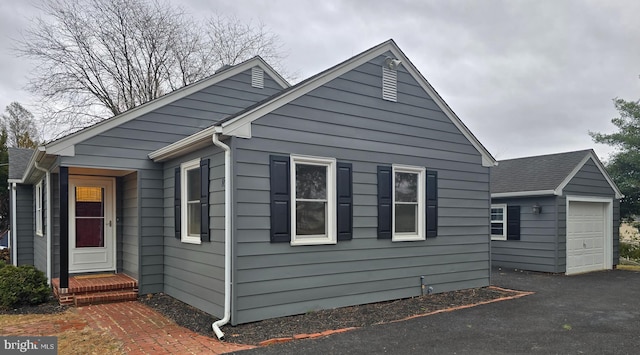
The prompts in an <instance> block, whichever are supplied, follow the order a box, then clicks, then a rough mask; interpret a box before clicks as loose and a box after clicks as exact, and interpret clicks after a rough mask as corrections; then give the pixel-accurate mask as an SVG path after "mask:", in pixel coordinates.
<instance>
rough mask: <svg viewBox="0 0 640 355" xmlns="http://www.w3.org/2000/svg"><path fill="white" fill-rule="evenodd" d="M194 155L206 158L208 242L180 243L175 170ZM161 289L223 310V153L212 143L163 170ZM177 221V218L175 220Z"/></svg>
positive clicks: (218, 311) (197, 304) (208, 309)
mask: <svg viewBox="0 0 640 355" xmlns="http://www.w3.org/2000/svg"><path fill="white" fill-rule="evenodd" d="M193 159H210V161H209V170H210V171H209V179H210V182H209V192H210V195H209V216H210V220H209V227H210V229H211V242H202V244H199V245H198V244H189V243H183V242H181V241H180V240H179V239H177V238H175V227H174V226H175V225H174V223H176V221H175V219H174V189H175V188H174V184H175V183H174V181H175V179H174V171H175V168H176V167H179V166H180V164H181V163H183V162H187V161H190V160H193ZM164 196H165V199H164V221H165V222H164V263H165V267H164V292H165V293H166V294H168V295H170V296H172V297H174V298H177V299H179V300H181V301H183V302H185V303H187V304H190V305H192V306H194V307H197V308H199V309H202V310H204V311H205V312H207V313H209V314H212V315H215V316H217V317H220V318H221V317H222V316H223V312H224V153H223V152H222V150H220V149H219V148H215V147H211V148H206V149H203V150H200V151H198V152H194V153H192V154H189V155H187V156H184V157H181V158H180V159H179V160H174V161H170V162H167V163H166V164H165V170H164ZM178 222H179V221H178Z"/></svg>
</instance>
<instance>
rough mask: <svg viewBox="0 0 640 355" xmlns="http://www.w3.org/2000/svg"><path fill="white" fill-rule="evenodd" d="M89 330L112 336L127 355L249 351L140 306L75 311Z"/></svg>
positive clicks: (105, 305) (128, 303) (87, 307)
mask: <svg viewBox="0 0 640 355" xmlns="http://www.w3.org/2000/svg"><path fill="white" fill-rule="evenodd" d="M78 313H79V314H80V316H81V317H82V318H84V319H86V320H87V323H88V325H89V326H90V327H92V328H94V329H96V330H99V331H107V332H109V333H111V334H112V335H113V336H114V337H115V338H117V339H119V340H121V341H122V342H123V343H124V350H125V351H126V352H127V354H154V355H155V354H224V353H228V352H232V351H238V350H245V349H251V348H253V346H250V345H241V344H232V343H225V342H221V341H218V340H216V339H214V338H210V337H206V336H202V335H199V334H196V333H194V332H192V331H190V330H188V329H186V328H183V327H181V326H179V325H177V324H176V323H174V322H172V321H171V320H169V319H167V318H166V317H164V316H163V315H161V314H160V313H158V312H156V311H154V310H153V309H151V308H149V307H147V306H145V305H143V304H141V303H139V302H122V303H111V304H101V305H95V306H85V307H80V308H78Z"/></svg>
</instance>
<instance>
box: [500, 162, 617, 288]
mask: <svg viewBox="0 0 640 355" xmlns="http://www.w3.org/2000/svg"><path fill="white" fill-rule="evenodd" d="M620 198H622V194H621V193H620V190H619V189H618V187H617V186H616V185H615V184H614V183H613V181H612V180H611V178H610V177H609V175H608V174H607V172H606V170H605V169H604V166H603V165H602V163H601V162H600V160H599V159H598V157H597V156H596V154H595V153H594V151H593V150H582V151H576V152H568V153H559V154H551V155H541V156H534V157H526V158H519V159H511V160H503V161H499V164H498V166H496V167H493V168H491V261H492V264H493V265H494V266H502V267H509V268H517V269H523V270H533V271H543V272H554V273H566V274H567V275H571V274H578V273H585V272H591V271H597V270H608V269H612V268H613V267H614V265H617V264H618V228H619V226H620V224H619V223H620V222H619V221H620Z"/></svg>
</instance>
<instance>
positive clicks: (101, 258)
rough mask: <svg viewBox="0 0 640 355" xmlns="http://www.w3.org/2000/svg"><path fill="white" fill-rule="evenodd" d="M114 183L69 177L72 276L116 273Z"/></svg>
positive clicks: (99, 178) (107, 180) (81, 177)
mask: <svg viewBox="0 0 640 355" xmlns="http://www.w3.org/2000/svg"><path fill="white" fill-rule="evenodd" d="M114 217H115V180H114V179H113V178H109V177H89V176H69V272H71V273H78V272H95V271H115V270H116V264H115V260H116V243H115V242H116V240H115V219H114Z"/></svg>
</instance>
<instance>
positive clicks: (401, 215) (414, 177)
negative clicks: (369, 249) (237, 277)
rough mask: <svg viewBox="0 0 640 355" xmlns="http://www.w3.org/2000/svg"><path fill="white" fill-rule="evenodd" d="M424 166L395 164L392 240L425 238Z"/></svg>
mask: <svg viewBox="0 0 640 355" xmlns="http://www.w3.org/2000/svg"><path fill="white" fill-rule="evenodd" d="M425 172H426V169H425V168H424V167H417V166H406V165H393V181H392V184H391V186H392V188H393V211H392V214H391V215H392V218H393V221H392V226H393V234H392V237H391V240H392V241H394V242H395V241H412V240H425V190H424V189H425V184H426V182H425Z"/></svg>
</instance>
